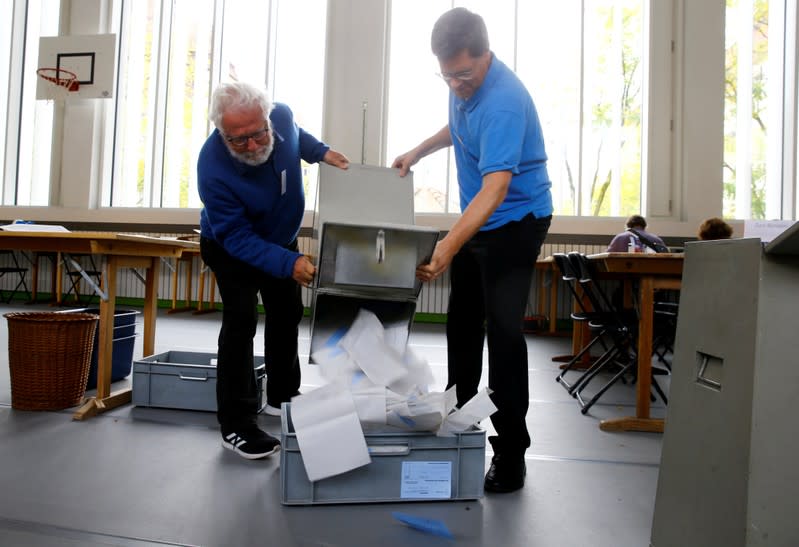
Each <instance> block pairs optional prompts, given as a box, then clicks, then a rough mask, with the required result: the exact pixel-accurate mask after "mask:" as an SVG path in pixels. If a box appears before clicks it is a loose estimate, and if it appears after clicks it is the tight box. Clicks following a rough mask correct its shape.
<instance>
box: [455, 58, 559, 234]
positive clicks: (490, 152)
mask: <svg viewBox="0 0 799 547" xmlns="http://www.w3.org/2000/svg"><path fill="white" fill-rule="evenodd" d="M449 130H450V134H451V136H452V144H453V147H454V149H455V162H456V165H457V166H458V186H459V188H460V203H461V211H463V210H465V209H466V207H467V206H468V205H469V203H471V201H472V200H473V199H474V196H475V195H477V192H479V191H480V189H481V188H482V187H483V177H484V176H485V175H487V174H488V173H493V172H496V171H510V172H511V176H512V178H511V182H510V187H509V188H508V194H507V196H506V197H505V201H503V202H502V203H501V204H500V206H499V207H497V209H496V210H495V211H494V213H493V214H492V215H491V217H490V218H489V219H488V221H486V223H485V225H484V226H483V227H482V228H481V230H493V229H495V228H498V227H500V226H503V225H505V224H507V223H508V222H512V221H516V220H520V219H522V218H523V217H524V216H526V215H527V214H528V213H533V214H534V215H535V216H536V217H537V218H543V217H546V216H549V215H551V214H552V194H551V192H550V187H551V186H552V183H551V182H550V180H549V174H548V173H547V155H546V151H545V149H544V135H543V133H542V131H541V122H540V121H539V119H538V112H537V111H536V109H535V105H534V104H533V99H532V98H531V97H530V93H528V91H527V89H526V88H525V87H524V84H522V82H521V81H520V80H519V78H518V77H517V76H516V74H514V73H513V71H511V70H510V69H509V68H508V67H507V66H505V65H504V64H503V63H502V62H501V61H500V60H499V59H497V58H496V56H493V54H492V59H491V66H490V68H489V69H488V72H487V73H486V77H485V80H483V83H482V85H481V86H480V87H479V88H478V89H477V91H476V92H475V93H474V95H472V96H471V97H470V98H469V99H467V100H463V99H461V98H459V97H458V96H457V95H455V93H452V92H451V91H450V96H449Z"/></svg>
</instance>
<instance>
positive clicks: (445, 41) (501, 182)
mask: <svg viewBox="0 0 799 547" xmlns="http://www.w3.org/2000/svg"><path fill="white" fill-rule="evenodd" d="M431 45H432V50H433V54H434V55H435V56H436V57H437V58H438V62H439V65H440V67H441V77H442V78H443V79H444V81H445V82H446V83H447V85H448V86H449V89H450V94H449V123H448V124H447V125H446V126H445V127H444V128H442V129H441V130H440V131H438V132H437V133H436V134H434V135H433V136H431V137H429V138H428V139H426V140H424V141H422V143H421V144H419V145H418V146H417V147H416V148H414V149H412V150H410V151H409V152H407V153H405V154H403V155H401V156H399V157H398V158H397V159H395V160H394V163H393V166H394V167H398V168H399V169H400V175H401V176H404V175H405V174H406V173H407V172H408V170H409V169H410V167H411V166H412V165H414V164H415V163H416V162H418V161H419V160H420V159H421V158H423V157H424V156H427V155H428V154H431V153H433V152H435V151H437V150H439V149H441V148H445V147H448V146H454V148H455V162H456V166H457V170H458V185H459V188H460V204H461V211H462V214H461V216H460V217H459V218H458V220H457V222H455V224H454V225H453V226H452V228H451V229H450V231H449V233H448V234H447V235H446V237H444V238H443V239H441V240H440V241H439V243H438V245H437V246H436V249H435V251H434V252H433V256H432V257H431V259H430V262H429V263H428V264H426V265H423V266H420V267H419V268H418V270H417V277H418V278H419V279H421V280H422V281H431V280H433V279H436V278H437V277H439V276H440V275H441V274H443V273H444V271H446V270H447V269H448V268H449V271H450V297H449V309H448V313H447V359H448V375H449V378H448V381H447V384H448V387H450V386H452V385H455V386H456V391H457V395H458V404H459V405H463V404H464V403H465V402H466V401H468V400H469V399H470V398H471V397H472V396H474V395H475V394H476V393H477V388H478V384H479V382H480V377H481V373H482V365H483V341H484V339H485V338H486V336H487V338H488V369H489V370H488V385H489V387H490V388H491V389H492V390H493V394H492V395H491V398H492V400H493V401H494V403H495V404H496V406H497V409H498V410H497V412H496V413H494V415H493V416H492V417H491V421H492V423H493V425H494V428H495V430H496V433H497V434H496V436H491V437H489V440H490V441H491V444H492V447H493V451H494V456H493V458H492V461H491V466H490V468H489V470H488V473H487V474H486V477H485V489H486V491H488V492H511V491H514V490H518V489H519V488H521V487H522V486H524V480H525V475H526V472H527V468H526V465H525V462H524V453H525V451H526V449H527V447H528V446H530V435H529V433H528V431H527V425H526V420H525V417H526V414H527V408H528V404H529V393H528V375H527V345H526V343H525V339H524V334H523V333H522V322H523V318H524V311H525V307H526V304H527V297H528V294H529V291H530V283H531V280H532V276H533V270H534V267H535V261H536V258H537V257H538V253H539V251H540V249H541V244H542V243H543V242H544V239H545V238H546V235H547V231H548V230H549V225H550V222H551V220H552V195H551V193H550V187H551V182H550V180H549V175H548V174H547V169H546V160H547V156H546V152H545V151H544V137H543V134H542V131H541V123H540V121H539V119H538V113H537V112H536V109H535V105H534V104H533V101H532V99H531V97H530V94H529V93H528V91H527V90H526V89H525V87H524V85H523V84H522V83H521V81H520V80H519V79H518V78H517V77H516V75H515V74H514V73H513V72H512V71H511V70H510V69H509V68H508V67H507V66H505V65H504V64H503V63H502V62H501V61H500V60H499V59H497V58H496V57H495V56H494V54H493V53H492V52H491V50H490V49H489V45H488V33H487V31H486V26H485V23H484V21H483V19H482V18H481V17H480V16H479V15H477V14H475V13H472V12H470V11H468V10H466V9H464V8H455V9H453V10H450V11H448V12H446V13H445V14H444V15H442V16H441V17H440V18H439V19H438V21H437V22H436V24H435V25H434V27H433V32H432V39H431Z"/></svg>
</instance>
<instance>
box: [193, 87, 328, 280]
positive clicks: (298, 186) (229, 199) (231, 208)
mask: <svg viewBox="0 0 799 547" xmlns="http://www.w3.org/2000/svg"><path fill="white" fill-rule="evenodd" d="M269 119H270V120H271V122H272V138H273V141H274V149H273V151H272V154H271V155H270V156H269V160H268V161H266V162H265V163H263V164H261V165H258V166H256V167H253V166H251V165H247V164H246V163H242V162H240V161H239V160H237V159H235V158H234V157H233V156H232V155H231V153H230V151H229V150H228V147H227V146H226V144H225V142H224V140H223V137H222V135H221V134H220V133H219V130H216V129H215V130H214V132H213V133H211V135H210V136H209V137H208V139H207V140H206V141H205V144H204V145H203V147H202V150H200V156H199V158H198V160H197V190H198V191H199V194H200V199H201V200H202V202H203V206H204V207H203V209H202V211H200V229H201V232H202V235H203V237H207V238H210V239H213V240H214V241H216V242H217V243H219V244H220V245H221V246H222V247H223V248H224V249H225V251H227V253H228V254H230V255H231V256H233V257H234V258H237V259H239V260H241V261H242V262H246V263H247V264H250V265H251V266H254V267H255V268H258V269H259V270H262V271H264V272H266V273H268V274H270V275H272V276H275V277H281V278H286V277H291V274H292V271H293V268H294V262H296V260H297V258H299V256H300V253H296V252H294V251H290V250H288V249H286V246H288V245H289V244H291V243H292V242H293V241H294V240H295V239H296V238H297V235H298V234H299V231H300V226H301V224H302V217H303V214H304V212H305V191H304V188H303V180H302V168H301V164H300V159H303V160H305V161H306V162H308V163H317V162H319V161H321V160H322V158H323V157H324V155H325V153H326V152H327V151H328V150H329V149H330V147H329V146H327V145H326V144H324V143H322V142H320V141H319V140H317V139H316V137H314V136H313V135H311V134H310V133H307V132H306V131H304V130H303V129H302V128H300V127H299V126H297V124H296V123H295V122H294V116H293V114H292V112H291V110H290V109H289V107H288V106H286V105H284V104H281V103H275V106H274V109H273V110H272V112H271V113H270V115H269Z"/></svg>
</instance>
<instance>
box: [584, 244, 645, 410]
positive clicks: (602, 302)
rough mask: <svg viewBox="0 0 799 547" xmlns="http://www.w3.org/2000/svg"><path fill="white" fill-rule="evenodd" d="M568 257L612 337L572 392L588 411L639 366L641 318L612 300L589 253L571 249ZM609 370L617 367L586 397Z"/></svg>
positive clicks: (586, 293) (608, 335) (606, 332)
mask: <svg viewBox="0 0 799 547" xmlns="http://www.w3.org/2000/svg"><path fill="white" fill-rule="evenodd" d="M568 257H569V260H570V261H571V263H572V267H573V268H574V271H575V272H577V273H578V282H579V285H580V287H581V289H582V291H583V292H584V294H585V295H586V297H587V298H588V300H589V302H590V303H591V306H592V308H593V309H594V310H595V312H596V313H599V314H600V315H601V318H602V319H601V321H602V326H603V328H604V333H605V335H606V337H607V338H608V339H609V340H610V347H609V349H608V350H607V351H606V352H605V353H604V354H602V356H600V357H599V358H598V359H597V360H596V361H595V362H594V363H593V364H592V365H591V367H590V368H589V369H588V370H586V371H585V372H584V373H583V374H582V376H580V377H579V378H578V379H577V380H576V382H575V388H574V389H573V390H572V395H573V396H574V397H575V398H576V399H577V401H578V402H579V404H580V411H581V412H582V413H583V414H586V413H587V412H588V410H589V409H590V408H591V407H592V406H593V405H594V404H595V403H596V402H597V401H598V400H599V398H600V397H601V396H602V395H603V394H604V393H605V392H606V391H607V390H608V389H610V387H611V386H612V385H613V384H615V383H616V382H618V381H619V380H623V378H624V375H625V374H627V373H628V372H630V371H631V370H635V368H636V364H637V360H636V357H637V356H636V352H635V347H636V340H637V338H636V336H637V330H638V318H637V316H636V314H635V313H634V312H632V311H630V310H623V309H619V308H617V307H616V306H615V305H614V304H613V303H612V300H611V298H610V297H608V295H607V294H606V293H605V291H604V290H603V289H602V287H601V286H600V285H599V283H598V282H597V280H596V277H595V275H594V271H593V268H592V266H591V264H590V263H589V262H588V259H587V257H586V256H585V255H583V254H581V253H569V255H568ZM607 371H615V374H614V375H613V377H612V378H611V379H610V380H609V381H607V382H606V383H605V384H604V385H603V386H602V387H601V388H600V389H599V390H598V391H597V392H596V393H595V394H594V395H593V397H591V398H590V399H588V400H586V399H585V398H584V397H583V391H584V390H585V388H586V386H588V384H589V383H590V382H591V380H593V379H594V378H595V377H596V376H597V375H598V374H599V373H600V372H607Z"/></svg>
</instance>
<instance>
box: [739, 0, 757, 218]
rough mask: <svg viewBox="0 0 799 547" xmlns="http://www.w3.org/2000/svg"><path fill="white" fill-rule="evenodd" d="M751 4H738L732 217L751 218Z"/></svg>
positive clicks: (749, 1)
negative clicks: (733, 207) (733, 214)
mask: <svg viewBox="0 0 799 547" xmlns="http://www.w3.org/2000/svg"><path fill="white" fill-rule="evenodd" d="M753 11H754V6H753V0H740V1H739V4H738V21H737V23H738V25H739V27H738V78H737V89H738V97H737V102H736V108H737V119H736V133H735V149H736V154H735V216H736V217H737V218H751V217H752V61H753V59H752V21H753V19H754V15H753Z"/></svg>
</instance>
